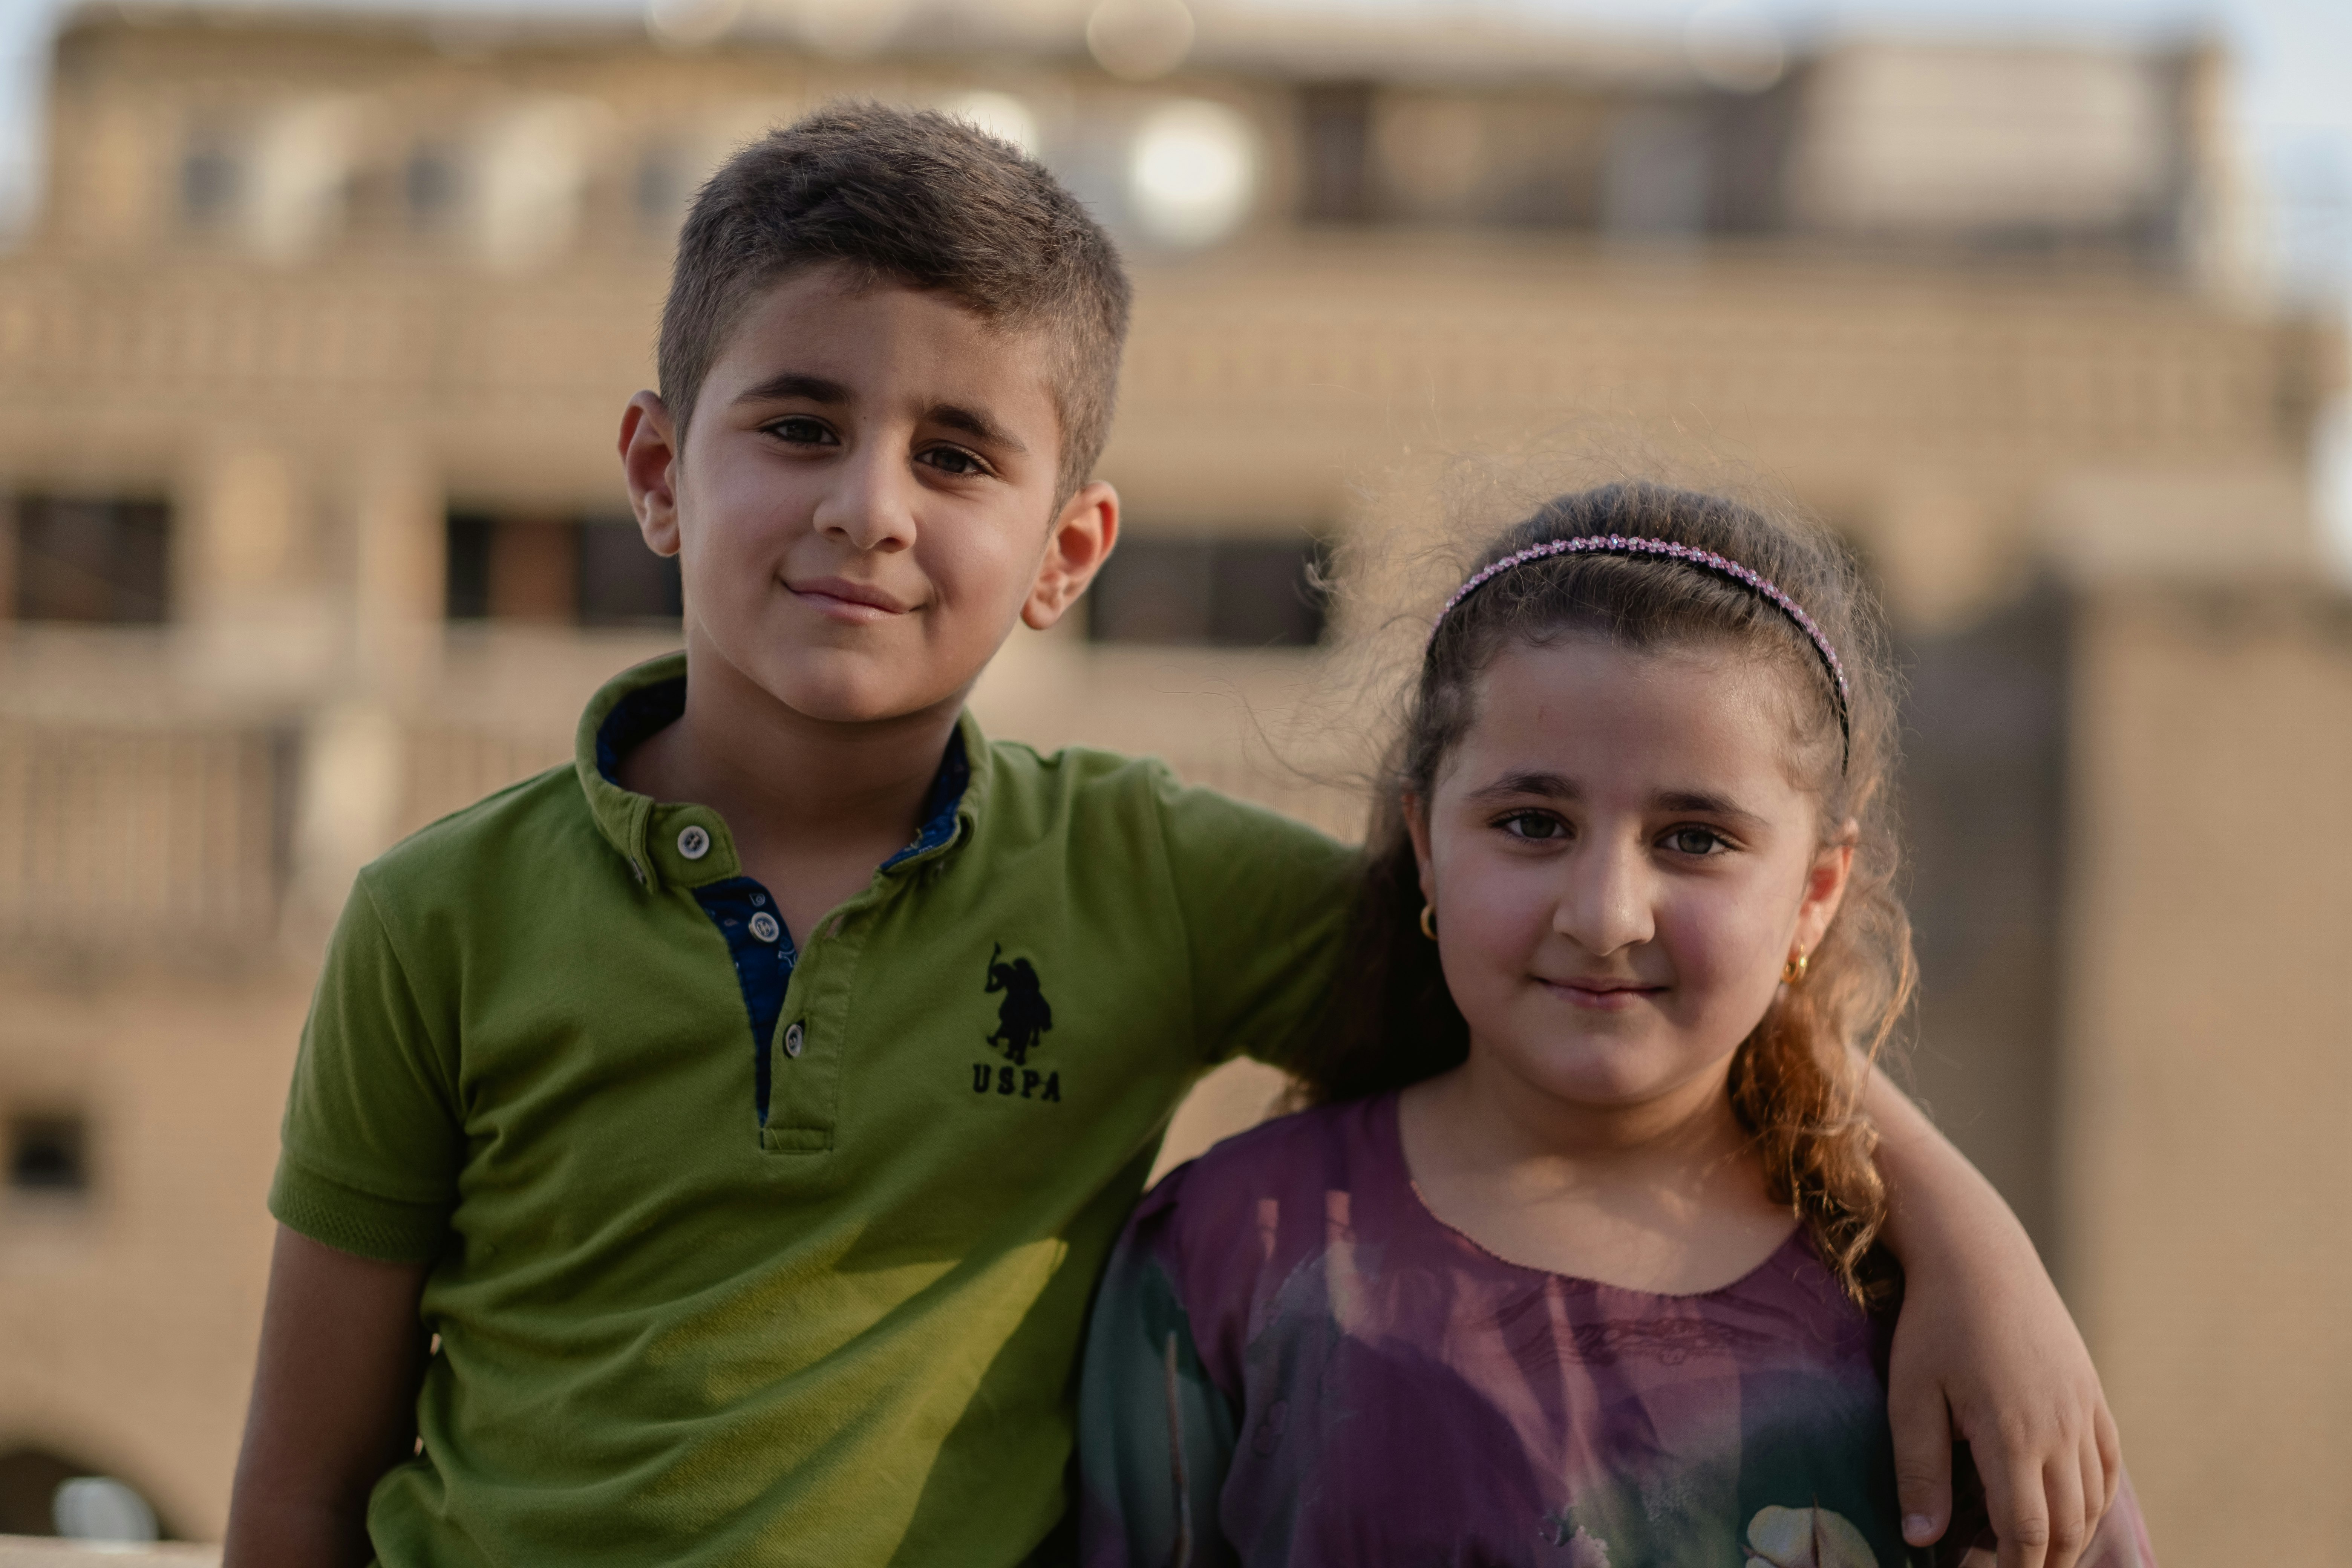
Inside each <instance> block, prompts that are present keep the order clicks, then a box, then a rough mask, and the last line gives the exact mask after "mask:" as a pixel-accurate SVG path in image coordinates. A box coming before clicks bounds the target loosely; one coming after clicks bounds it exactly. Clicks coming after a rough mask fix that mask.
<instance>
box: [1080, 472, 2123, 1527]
mask: <svg viewBox="0 0 2352 1568" xmlns="http://www.w3.org/2000/svg"><path fill="white" fill-rule="evenodd" d="M1895 722H1896V720H1895V702H1894V698H1893V682H1892V679H1891V678H1890V675H1889V673H1888V669H1887V661H1886V658H1885V651H1884V637H1883V633H1882V631H1881V629H1880V627H1879V625H1878V623H1877V621H1876V620H1875V618H1874V615H1873V613H1872V610H1871V608H1870V605H1869V603H1868V599H1867V595H1865V593H1864V590H1863V589H1862V587H1861V585H1860V584H1859V583H1858V581H1857V579H1856V576H1855V574H1854V573H1853V569H1852V568H1851V566H1850V565H1849V564H1848V563H1847V561H1846V559H1845V557H1844V555H1843V552H1840V551H1839V550H1838V549H1837V548H1836V546H1835V545H1834V543H1833V542H1831V541H1830V540H1828V539H1827V538H1826V537H1824V536H1822V535H1821V534H1819V533H1818V532H1816V531H1811V530H1807V529H1803V528H1801V527H1798V526H1795V525H1792V524H1789V523H1785V522H1780V521H1774V520H1772V519H1769V518H1768V517H1766V516H1764V515H1762V514H1761V513H1759V512H1758V511H1756V510H1750V509H1748V508H1746V507H1742V506H1739V505H1736V504H1734V503H1731V502H1728V501H1725V500H1718V499H1716V498H1712V497H1706V496H1700V495H1695V494H1690V493H1687V492H1682V491H1675V490H1668V489H1660V488H1656V487H1651V486H1641V485H1632V486H1612V487H1608V488H1604V489H1597V490H1591V491H1587V492H1584V493H1581V494H1577V495H1571V496H1567V497H1563V498H1561V499H1559V500H1555V501H1553V502H1551V503H1550V504H1549V505H1548V506H1546V507H1545V508H1544V509H1543V510H1541V511H1539V512H1538V514H1537V515H1536V516H1535V517H1533V518H1532V519H1530V520H1528V521H1526V522H1524V523H1521V524H1520V525H1518V526H1517V528H1514V529H1512V530H1511V531H1508V532H1507V533H1506V534H1505V535H1504V536H1503V537H1502V538H1501V539H1499V540H1497V541H1496V542H1495V543H1494V544H1493V545H1492V546H1491V547H1490V548H1489V549H1488V550H1487V551H1486V554H1485V557H1484V561H1483V563H1482V564H1481V566H1480V567H1479V569H1478V570H1477V571H1475V573H1473V574H1471V576H1470V577H1469V579H1468V580H1467V581H1466V582H1465V583H1464V584H1463V585H1462V587H1461V589H1460V591H1459V592H1457V593H1456V594H1455V595H1454V597H1453V598H1452V599H1451V600H1450V601H1449V602H1448V603H1447V605H1446V606H1445V608H1444V612H1443V613H1442V614H1441V615H1440V616H1439V618H1438V621H1437V624H1436V626H1435V627H1434V629H1433V632H1432V634H1431V636H1430V638H1429V643H1428V647H1427V649H1426V652H1425V654H1424V656H1423V661H1422V668H1421V673H1420V679H1419V684H1418V687H1417V689H1416V693H1415V697H1414V700H1413V703H1412V710H1411V715H1410V718H1409V720H1408V721H1407V724H1406V728H1405V734H1404V737H1403V741H1402V748H1401V752H1400V761H1399V766H1398V770H1397V777H1396V781H1395V789H1394V793H1393V795H1391V798H1390V799H1389V800H1388V801H1387V802H1386V803H1385V805H1384V809H1383V814H1382V820H1381V821H1380V822H1378V823H1376V825H1375V830H1374V836H1373V842H1372V847H1371V853H1372V856H1373V876H1372V879H1371V892H1370V896H1369V898H1368V900H1367V903H1366V908H1365V911H1364V915H1363V919H1362V921H1361V925H1360V931H1359V933H1358V941H1359V954H1360V963H1359V964H1358V966H1357V968H1356V970H1355V973H1356V974H1357V975H1358V977H1359V980H1360V984H1359V985H1358V986H1357V988H1356V990H1355V994H1354V995H1353V997H1352V998H1351V999H1350V1000H1351V1003H1352V1006H1351V1008H1349V1012H1350V1013H1351V1015H1352V1016H1349V1018H1347V1019H1346V1020H1345V1021H1344V1025H1343V1026H1342V1027H1340V1028H1339V1029H1337V1030H1336V1031H1335V1032H1334V1034H1333V1035H1332V1037H1331V1039H1330V1042H1329V1047H1328V1051H1327V1052H1326V1053H1325V1054H1324V1055H1323V1056H1322V1057H1321V1058H1320V1059H1318V1060H1316V1061H1313V1062H1310V1063H1308V1064H1306V1071H1307V1089H1308V1090H1309V1092H1310V1093H1311V1094H1312V1096H1313V1097H1314V1098H1315V1099H1317V1100H1319V1101H1320V1104H1319V1105H1318V1108H1317V1109H1314V1110H1308V1111H1307V1112H1305V1113H1304V1114H1301V1115H1297V1116H1293V1117H1288V1118H1285V1119H1283V1120H1281V1121H1274V1122H1270V1123H1268V1124H1266V1125H1265V1126H1263V1127H1261V1128H1258V1129H1257V1130H1255V1131H1252V1132H1250V1133H1247V1134H1244V1136H1242V1137H1240V1138H1236V1139H1234V1140H1232V1141H1231V1142H1226V1143H1224V1144H1223V1145H1221V1146H1220V1147H1219V1148H1217V1149H1216V1150H1214V1151H1213V1152H1211V1153H1210V1154H1208V1155H1207V1156H1205V1157H1204V1158H1202V1159H1201V1160H1199V1161H1197V1162H1195V1163H1192V1164H1191V1165H1189V1166H1186V1167H1184V1168H1182V1169H1181V1170H1179V1171H1177V1172H1176V1173H1172V1174H1171V1175H1170V1176H1169V1178H1168V1179H1167V1180H1166V1181H1165V1182H1163V1183H1162V1184H1160V1186H1159V1187H1158V1188H1157V1189H1155V1190H1154V1192H1153V1193H1152V1194H1150V1196H1149V1197H1148V1198H1147V1199H1146V1200H1145V1202H1144V1204H1143V1205H1142V1207H1141V1208H1140V1209H1139V1210H1138V1212H1137V1214H1136V1216H1135V1218H1134V1220H1133V1222H1132V1223H1131V1225H1130V1226H1129V1231H1128V1234H1127V1236H1126V1237H1125V1239H1124V1240H1123V1241H1122V1243H1121V1245H1120V1247H1119V1249H1118V1253H1117V1255H1116V1256H1115V1258H1114V1259H1113V1262H1112V1264H1111V1268H1110V1271H1109V1274H1108V1277H1107V1279H1106V1281H1105V1284H1104V1287H1103V1294H1102V1297H1101V1299H1100V1301H1099V1304H1098V1306H1097V1315H1096V1319H1095V1322H1094V1326H1093V1329H1092V1332H1091V1336H1090V1340H1089V1344H1088V1350H1087V1366H1086V1383H1085V1387H1084V1392H1083V1395H1082V1401H1081V1430H1080V1455H1081V1463H1082V1468H1083V1478H1082V1479H1083V1484H1084V1489H1085V1498H1084V1505H1083V1506H1084V1515H1083V1521H1084V1522H1083V1530H1084V1533H1085V1550H1086V1557H1087V1562H1088V1563H1090V1564H1103V1565H1108V1564H1115V1563H1132V1564H1136V1565H1138V1568H1160V1565H1161V1564H1165V1563H1177V1564H1181V1565H1185V1568H1197V1565H1202V1564H1209V1563H1245V1564H1252V1565H1255V1564H1271V1563H1298V1564H1307V1563H1318V1564H1319V1563H1447V1564H1454V1563H1460V1564H1471V1563H1476V1564H1488V1563H1544V1564H1562V1565H1567V1568H1603V1565H1613V1568H1634V1565H1637V1564H1638V1565H1642V1568H1651V1565H1655V1564H1676V1565H1679V1564H1702V1563H1704V1564H1717V1563H1720V1564H1724V1565H1726V1568H1739V1565H1740V1564H1742V1563H1745V1564H1746V1568H1799V1565H1804V1568H1878V1565H1881V1564H1895V1563H1957V1562H1960V1561H1963V1560H1964V1558H1963V1554H1964V1553H1968V1552H1970V1550H1971V1549H1972V1548H1987V1547H1990V1545H1991V1542H1990V1536H1989V1534H1988V1533H1987V1532H1986V1531H1985V1530H1984V1528H1983V1519H1984V1512H1983V1510H1982V1506H1981V1495H1982V1494H1981V1489H1979V1488H1976V1487H1974V1486H1972V1485H1967V1486H1964V1487H1963V1500H1962V1504H1961V1506H1960V1508H1959V1509H1958V1518H1957V1519H1956V1521H1955V1523H1954V1526H1953V1528H1951V1529H1950V1530H1948V1531H1946V1532H1945V1533H1944V1536H1943V1540H1942V1542H1940V1543H1939V1544H1938V1545H1937V1546H1936V1547H1934V1548H1933V1549H1917V1548H1912V1547H1908V1546H1906V1542H1905V1540H1904V1534H1903V1531H1902V1529H1901V1521H1900V1519H1899V1516H1898V1508H1897V1503H1896V1489H1895V1476H1894V1473H1893V1459H1892V1448H1891V1442H1890V1437H1889V1434H1888V1429H1887V1421H1886V1415H1885V1383H1884V1378H1885V1324H1886V1322H1887V1309H1888V1307H1889V1306H1890V1305H1891V1304H1892V1300H1893V1298H1894V1296H1895V1292H1896V1291H1897V1290H1898V1289H1899V1288H1900V1281H1899V1279H1897V1278H1896V1276H1895V1269H1894V1267H1893V1265H1892V1263H1891V1261H1890V1260H1889V1259H1888V1258H1886V1257H1885V1253H1884V1250H1883V1249H1882V1248H1880V1247H1878V1246H1877V1245H1876V1242H1877V1238H1878V1236H1879V1231H1880V1227H1881V1225H1882V1222H1883V1221H1884V1219H1885V1193H1884V1190H1883V1189H1882V1187H1881V1185H1880V1183H1879V1179H1878V1176H1877V1173H1876V1172H1875V1170H1874V1167H1873V1163H1872V1150H1873V1145H1874V1133H1873V1131H1872V1129H1871V1126H1870V1124H1869V1122H1868V1121H1867V1120H1866V1119H1865V1118H1864V1116H1863V1115H1862V1113H1861V1111H1860V1109H1859V1107H1860V1100H1861V1090H1862V1083H1863V1078H1864V1074H1865V1072H1866V1071H1867V1068H1868V1063H1869V1061H1870V1060H1871V1059H1872V1058H1874V1055H1875V1053H1876V1051H1877V1049H1878V1047H1879V1046H1880V1045H1881V1044H1882V1043H1883V1042H1884V1041H1885V1038H1886V1037H1887V1035H1888V1033H1889V1031H1890V1030H1891V1028H1892V1027H1893V1026H1894V1023H1895V1019H1896V1017H1897V1016H1898V1014H1899V1013H1900V1011H1901V1009H1902V1007H1903V1005H1904V1004H1905V1002H1906V997H1907V994H1908V992H1909V989H1910V984H1911V951H1910V929H1909V923H1908V921H1907V920H1906V917H1905V915H1904V911H1903V910H1902V907H1901V906H1900V904H1898V903H1897V902H1896V900H1895V897H1894V895H1893V892H1892V890H1891V886H1890V884H1891V879H1892V878H1893V875H1894V871H1895V866H1896V863H1897V858H1898V856H1897V847H1896V845H1895V839H1894V834H1893V826H1892V820H1891V812H1890V809H1889V800H1888V796H1889V784H1890V778H1891V773H1892V771H1893V768H1894V763H1895ZM2096 1458H2097V1457H2096V1456H2088V1457H2086V1458H2085V1461H2084V1466H2083V1469H2084V1476H2083V1477H2082V1478H2081V1479H2079V1480H2078V1481H2077V1482H2075V1484H2079V1485H2080V1486H2081V1487H2082V1488H2083V1489H2084V1492H2083V1493H2082V1494H2080V1495H2085V1496H2088V1497H2090V1498H2092V1499H2094V1500H2093V1501H2092V1503H2091V1504H2090V1507H2091V1509H2092V1510H2095V1509H2096V1508H2097V1501H2096V1499H2098V1498H2099V1497H2100V1496H2101V1495H2102V1494H2103V1491H2104V1481H2103V1480H2102V1479H2098V1478H2095V1477H2094V1476H2092V1474H2091V1471H2092V1469H2093V1462H2094V1460H2095V1459H2096ZM1981 1560H1982V1561H1983V1562H1986V1563H1990V1561H1991V1557H1990V1553H1989V1552H1987V1553H1986V1554H1985V1555H1984V1556H1983V1557H1982V1559H1981ZM2082 1561H2083V1562H2084V1563H2086V1564H2096V1565H2098V1568H2137V1565H2139V1564H2147V1563H2152V1562H2153V1558H2152V1556H2151V1555H2150V1553H2149V1552H2148V1547H2147V1538H2146V1534H2145V1531H2144V1530H2143V1528H2142V1526H2141V1524H2140V1521H2139V1516H2138V1513H2137V1508H2136V1506H2135V1504H2134V1503H2133V1501H2132V1499H2131V1497H2130V1493H2129V1489H2128V1487H2127V1486H2126V1488H2125V1489H2124V1490H2123V1492H2122V1495H2121V1496H2120V1498H2119V1500H2118V1501H2117V1503H2116V1506H2115V1507H2114V1508H2113V1509H2112V1510H2109V1511H2108V1512H2107V1514H2106V1516H2105V1521H2104V1522H2103V1523H2102V1524H2101V1525H2100V1526H2099V1527H2098V1529H2097V1530H2096V1532H2095V1535H2094V1537H2093V1539H2092V1541H2091V1542H2090V1544H2089V1546H2088V1547H2087V1548H2086V1550H2085V1551H2084V1556H2083V1558H2082Z"/></svg>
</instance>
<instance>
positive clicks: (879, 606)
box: [784, 577, 913, 625]
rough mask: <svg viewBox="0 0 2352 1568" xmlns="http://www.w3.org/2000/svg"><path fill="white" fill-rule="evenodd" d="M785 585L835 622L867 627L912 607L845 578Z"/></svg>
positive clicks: (804, 581)
mask: <svg viewBox="0 0 2352 1568" xmlns="http://www.w3.org/2000/svg"><path fill="white" fill-rule="evenodd" d="M784 586H785V587H786V588H787V589H789V590H791V592H792V593H793V595H794V596H795V597H797V598H799V599H801V600H802V601H803V602H804V603H806V604H807V605H809V606H810V607H811V608H812V609H814V610H815V611H816V612H817V613H818V614H820V615H822V616H826V617H827V618H828V619H831V620H837V621H848V622H851V623H853V624H857V625H863V624H866V623H868V622H872V621H878V620H882V619H884V618H886V617H887V616H903V615H905V614H906V613H907V612H908V610H909V609H911V608H913V606H912V605H908V604H906V603H904V602H903V601H901V600H898V599H895V598H893V597H891V596H890V595H887V594H886V593H884V592H883V591H882V590H881V589H879V588H877V587H874V586H872V585H870V584H865V583H853V582H851V581H849V580H848V579H847V578H845V577H809V578H805V579H803V581H801V582H798V583H791V582H788V583H786V584H784Z"/></svg>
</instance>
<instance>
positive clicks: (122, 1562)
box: [0, 1535, 221, 1568]
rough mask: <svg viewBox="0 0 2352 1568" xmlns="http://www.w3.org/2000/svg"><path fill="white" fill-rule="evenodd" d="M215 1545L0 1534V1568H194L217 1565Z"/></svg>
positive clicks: (218, 1560) (217, 1549)
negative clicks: (144, 1567) (146, 1567)
mask: <svg viewBox="0 0 2352 1568" xmlns="http://www.w3.org/2000/svg"><path fill="white" fill-rule="evenodd" d="M220 1558H221V1553H220V1548H219V1547H217V1546H190V1545H185V1544H183V1543H181V1542H170V1543H167V1544H163V1545H155V1544H146V1545H136V1546H134V1545H131V1544H129V1543H127V1542H126V1543H121V1544H117V1543H113V1542H96V1541H60V1540H58V1538H57V1537H55V1536H50V1535H0V1568H98V1565H99V1564H100V1563H104V1564H106V1565H107V1568H137V1565H139V1564H141V1563H154V1564H157V1565H158V1568H164V1565H170V1568H197V1565H198V1564H205V1565H213V1564H217V1563H219V1562H220Z"/></svg>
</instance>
